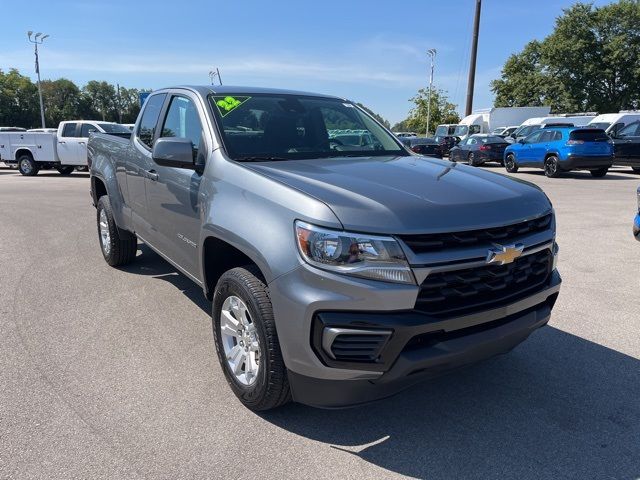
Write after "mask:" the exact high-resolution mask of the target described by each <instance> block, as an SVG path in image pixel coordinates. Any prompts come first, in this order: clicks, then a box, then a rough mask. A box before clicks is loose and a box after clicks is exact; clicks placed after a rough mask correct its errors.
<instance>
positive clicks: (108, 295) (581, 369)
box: [0, 168, 640, 479]
mask: <svg viewBox="0 0 640 480" xmlns="http://www.w3.org/2000/svg"><path fill="white" fill-rule="evenodd" d="M492 170H495V171H499V172H503V171H504V170H503V169H501V168H500V169H498V168H493V169H492ZM515 176H516V177H517V178H521V179H524V180H528V181H532V182H534V183H537V184H538V185H540V186H541V187H542V188H543V189H544V190H545V191H546V193H547V194H548V195H549V197H550V198H551V200H552V201H553V203H554V206H555V209H556V212H557V222H558V243H559V244H560V261H559V268H560V271H561V274H562V276H563V280H564V284H563V287H562V291H561V293H560V298H559V300H558V303H557V305H556V308H555V310H554V313H553V316H552V319H551V322H550V325H549V326H548V327H545V328H543V329H541V330H540V331H538V332H536V333H535V334H534V335H533V336H532V337H531V338H530V339H529V340H528V341H527V342H525V343H524V344H522V345H521V346H519V347H518V348H517V349H516V350H514V351H513V352H511V353H510V354H508V355H506V356H501V357H499V358H495V359H492V360H489V361H487V362H485V363H483V364H480V365H477V366H474V367H471V368H468V369H465V370H462V371H459V372H456V373H453V374H451V375H449V376H446V377H442V378H439V379H437V380H435V381H432V382H430V383H427V384H423V385H420V386H418V387H415V388H413V389H411V390H408V391H406V392H404V393H402V394H400V395H399V396H396V397H394V398H392V399H389V400H386V401H383V402H379V403H376V404H372V405H369V406H365V407H360V408H357V409H350V410H339V411H324V410H317V409H312V408H308V407H304V406H301V405H293V404H292V405H289V406H286V407H284V408H282V409H279V410H277V411H275V412H273V413H268V414H263V415H257V414H254V413H252V412H250V411H248V410H246V409H245V408H243V407H242V406H241V405H240V403H239V402H238V401H237V400H236V399H235V397H234V396H233V394H232V393H231V391H230V389H229V388H228V387H227V384H226V382H225V381H224V378H223V375H222V372H221V370H220V367H219V366H218V363H217V359H216V356H215V352H214V349H213V343H212V333H211V324H210V317H209V309H210V304H209V303H208V302H207V301H206V300H205V299H204V297H203V295H202V293H201V290H199V289H198V288H197V287H196V286H195V284H192V283H191V281H190V280H188V279H187V278H186V277H184V276H182V275H180V274H178V273H177V272H176V271H175V269H174V268H172V267H171V266H170V265H169V264H167V263H166V262H165V261H164V260H162V259H161V258H160V257H159V256H158V255H156V254H155V253H153V252H151V251H150V250H149V249H148V248H146V247H145V246H144V245H141V246H140V251H139V258H138V261H137V262H135V263H134V264H133V265H131V266H129V267H126V268H124V269H122V270H116V269H113V268H111V267H109V266H108V265H107V264H106V263H105V262H104V261H103V259H102V256H101V253H100V250H99V247H98V237H97V233H96V226H95V210H94V208H93V207H92V206H91V203H90V198H89V194H88V189H89V181H88V175H87V174H78V173H74V174H73V175H71V176H70V177H61V176H59V175H58V174H57V173H56V172H54V173H48V172H41V173H40V174H39V175H38V176H36V177H30V178H28V177H22V176H20V175H19V174H17V173H16V171H15V170H8V169H2V168H0V339H1V340H0V361H1V363H0V478H131V479H133V478H149V477H153V478H202V477H207V478H272V479H280V478H332V479H336V478H340V479H343V478H354V479H363V478H392V477H395V476H398V477H401V476H408V477H419V478H428V479H440V478H443V479H444V478H519V479H523V478H532V479H534V478H535V479H539V478H554V479H556V478H576V479H578V478H580V479H584V478H625V479H631V478H638V477H640V400H639V399H640V335H639V334H638V332H639V331H640V243H638V242H636V241H635V240H634V239H633V237H632V234H631V221H632V217H633V213H634V209H635V206H636V199H635V190H636V188H637V186H638V184H640V175H637V174H632V173H631V170H630V169H617V170H614V171H612V172H610V173H609V175H607V177H605V178H604V179H594V178H592V177H591V175H589V173H588V172H584V173H583V172H577V173H572V174H566V175H565V176H564V177H563V178H560V179H548V178H546V177H544V176H543V175H542V173H541V172H540V171H534V170H529V171H527V170H522V171H521V172H520V173H518V174H516V175H515Z"/></svg>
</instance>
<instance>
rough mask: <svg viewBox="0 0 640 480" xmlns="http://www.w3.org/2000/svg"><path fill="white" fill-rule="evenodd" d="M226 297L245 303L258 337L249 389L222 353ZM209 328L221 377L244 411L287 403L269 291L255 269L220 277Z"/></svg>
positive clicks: (288, 394)
mask: <svg viewBox="0 0 640 480" xmlns="http://www.w3.org/2000/svg"><path fill="white" fill-rule="evenodd" d="M230 296H236V297H239V298H240V299H241V300H242V301H243V302H244V303H245V305H246V306H247V310H248V313H249V315H250V317H251V321H252V323H253V324H254V325H255V328H256V333H257V336H258V342H259V345H260V364H259V369H258V374H257V378H256V380H255V382H254V383H253V384H251V385H244V384H242V383H240V382H239V381H238V379H236V377H235V375H234V374H233V372H232V371H231V368H230V366H229V363H228V361H227V358H226V355H225V353H224V346H223V343H222V334H221V331H220V325H221V321H220V318H221V311H222V306H223V303H224V301H225V300H226V299H227V298H228V297H230ZM212 325H213V337H214V341H215V345H216V352H217V354H218V360H219V361H220V366H221V367H222V371H223V372H224V376H225V378H226V380H227V382H228V383H229V386H230V387H231V390H233V393H234V394H235V395H236V396H237V397H238V399H239V400H240V401H241V402H242V404H243V405H244V406H245V407H247V408H249V409H251V410H254V411H264V410H271V409H273V408H277V407H279V406H281V405H284V404H285V403H287V402H289V401H290V400H291V390H290V388H289V379H288V377H287V369H286V367H285V365H284V360H283V359H282V352H281V351H280V342H279V341H278V334H277V332H276V324H275V320H274V315H273V307H272V306H271V300H270V298H269V290H268V288H267V286H266V284H265V282H264V280H263V279H262V275H261V273H260V271H259V269H258V268H257V267H256V266H254V265H248V266H245V267H238V268H234V269H232V270H229V271H227V272H225V273H224V274H223V275H222V276H221V277H220V280H219V281H218V284H217V285H216V289H215V293H214V296H213V310H212Z"/></svg>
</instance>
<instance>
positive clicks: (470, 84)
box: [465, 0, 482, 116]
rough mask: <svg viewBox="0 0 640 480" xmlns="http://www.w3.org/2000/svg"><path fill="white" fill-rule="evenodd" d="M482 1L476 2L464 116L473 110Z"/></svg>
mask: <svg viewBox="0 0 640 480" xmlns="http://www.w3.org/2000/svg"><path fill="white" fill-rule="evenodd" d="M481 9H482V0H476V17H475V19H474V22H473V40H472V43H471V61H470V62H469V82H468V84H467V108H466V109H465V116H466V115H471V111H472V110H473V89H474V87H475V82H476V57H477V56H478V34H479V31H480V10H481Z"/></svg>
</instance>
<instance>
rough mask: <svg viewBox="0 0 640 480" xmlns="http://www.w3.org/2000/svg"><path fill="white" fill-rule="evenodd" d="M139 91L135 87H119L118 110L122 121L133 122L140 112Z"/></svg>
mask: <svg viewBox="0 0 640 480" xmlns="http://www.w3.org/2000/svg"><path fill="white" fill-rule="evenodd" d="M141 91H144V90H138V89H137V88H124V87H120V112H121V113H122V123H134V122H135V121H136V119H137V118H138V113H140V98H139V94H140V92H141Z"/></svg>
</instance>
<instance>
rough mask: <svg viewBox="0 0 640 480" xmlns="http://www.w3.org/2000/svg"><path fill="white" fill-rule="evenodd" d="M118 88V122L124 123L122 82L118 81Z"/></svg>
mask: <svg viewBox="0 0 640 480" xmlns="http://www.w3.org/2000/svg"><path fill="white" fill-rule="evenodd" d="M116 87H117V89H118V123H122V102H121V101H120V84H119V83H116Z"/></svg>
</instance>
